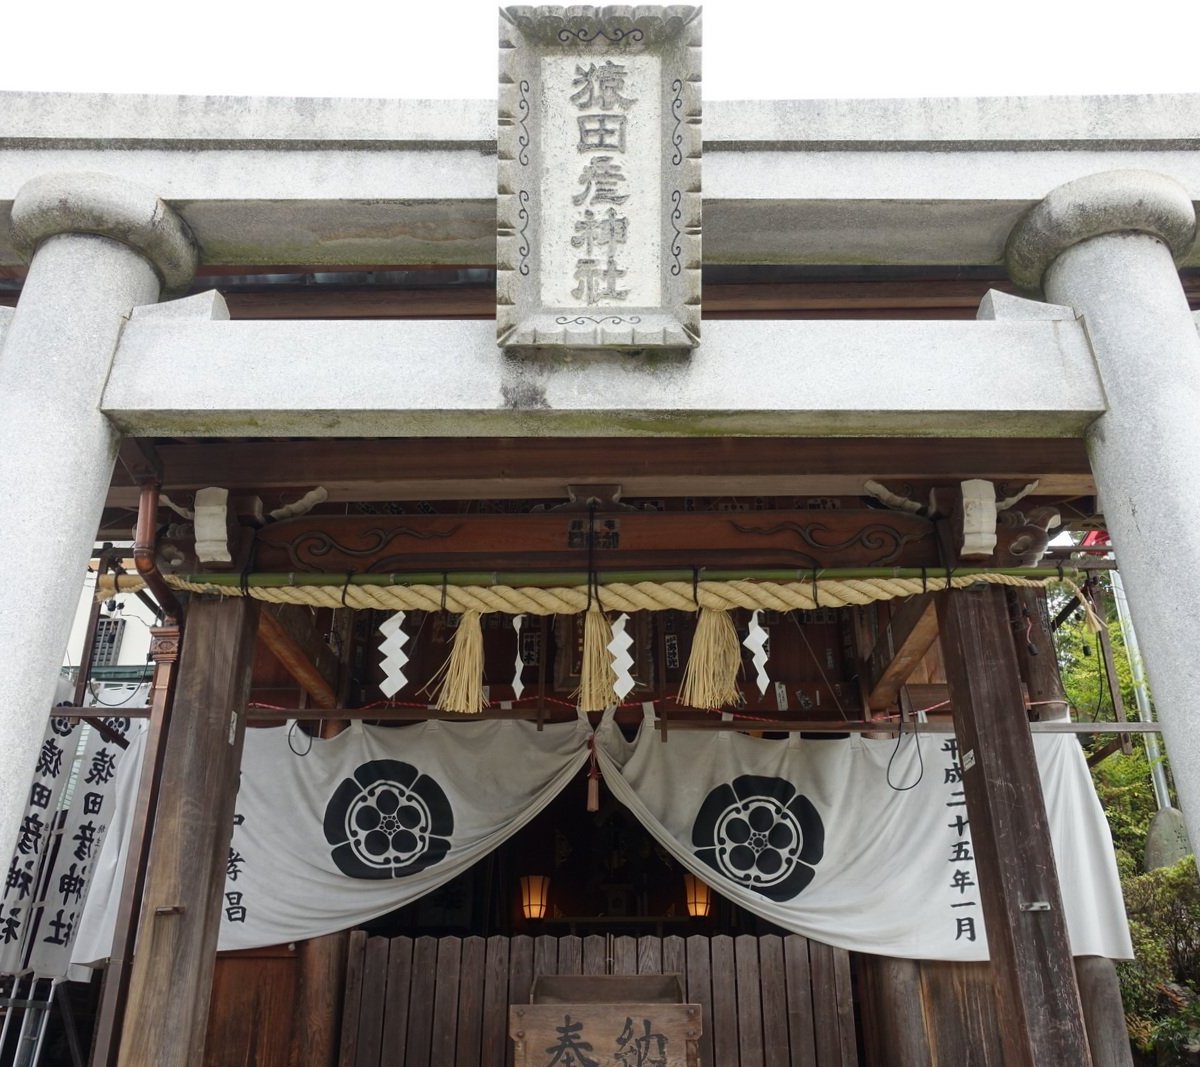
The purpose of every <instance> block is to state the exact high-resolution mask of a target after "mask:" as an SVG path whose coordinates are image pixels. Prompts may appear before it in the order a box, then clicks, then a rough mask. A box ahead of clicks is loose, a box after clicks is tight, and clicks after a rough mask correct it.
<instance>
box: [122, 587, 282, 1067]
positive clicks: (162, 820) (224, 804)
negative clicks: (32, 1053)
mask: <svg viewBox="0 0 1200 1067" xmlns="http://www.w3.org/2000/svg"><path fill="white" fill-rule="evenodd" d="M257 614H258V605H257V603H255V602H254V601H251V600H248V599H242V598H239V599H236V600H233V599H231V600H194V601H193V602H192V604H191V607H190V610H189V611H188V626H187V631H186V633H185V635H184V643H183V652H182V656H181V661H180V666H179V681H178V684H177V687H176V692H175V712H174V715H173V720H174V721H173V724H172V729H171V733H170V736H169V738H168V740H167V750H166V755H165V758H164V761H163V779H164V781H167V782H169V783H170V784H171V788H170V789H169V790H166V791H164V792H163V794H162V796H161V797H160V800H159V806H158V818H157V820H156V822H155V826H154V847H153V851H152V854H151V857H150V867H149V873H148V877H147V879H146V891H145V894H144V898H143V910H142V921H141V924H140V927H139V929H138V939H137V951H136V954H135V956H134V961H133V975H132V979H131V983H130V994H129V1010H128V1012H127V1014H126V1021H125V1027H124V1031H123V1034H122V1038H121V1054H120V1062H121V1064H122V1065H123V1067H202V1063H203V1059H204V1037H205V1030H206V1027H207V1025H208V1004H209V997H210V995H211V992H212V977H213V964H214V961H215V959H216V948H217V931H218V928H219V926H220V921H221V915H222V905H224V903H225V901H224V899H223V897H222V892H223V891H224V888H225V868H226V863H227V861H228V856H229V841H230V838H231V836H232V834H233V811H234V799H235V795H236V791H237V778H238V772H239V767H240V765H241V755H242V739H243V735H244V729H245V718H246V717H245V713H244V710H242V709H244V708H245V705H246V698H247V694H248V692H249V688H250V668H251V664H252V660H253V652H254V634H255V631H256V628H257Z"/></svg>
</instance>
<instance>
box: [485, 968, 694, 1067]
mask: <svg viewBox="0 0 1200 1067" xmlns="http://www.w3.org/2000/svg"><path fill="white" fill-rule="evenodd" d="M529 1000H530V1003H528V1004H512V1005H510V1006H509V1009H508V1019H509V1034H510V1036H511V1037H512V1040H513V1045H514V1049H515V1058H514V1063H515V1065H516V1067H699V1064H700V1057H699V1052H698V1044H697V1043H698V1040H699V1037H700V1033H701V1018H700V1005H699V1004H685V1003H683V979H682V976H681V975H678V974H639V975H539V976H538V977H537V978H535V979H534V982H533V988H532V990H531V991H530V996H529Z"/></svg>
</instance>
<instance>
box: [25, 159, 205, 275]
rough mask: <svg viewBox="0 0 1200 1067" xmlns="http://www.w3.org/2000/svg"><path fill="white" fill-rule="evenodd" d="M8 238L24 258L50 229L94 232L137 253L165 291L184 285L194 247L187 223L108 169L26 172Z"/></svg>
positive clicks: (147, 192) (146, 191) (191, 269)
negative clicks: (28, 174) (97, 171)
mask: <svg viewBox="0 0 1200 1067" xmlns="http://www.w3.org/2000/svg"><path fill="white" fill-rule="evenodd" d="M12 226H13V241H14V244H15V246H16V248H17V251H18V252H20V253H21V255H22V256H24V257H25V258H26V259H27V260H28V259H32V258H33V254H34V253H35V252H36V251H37V248H38V245H40V244H41V243H42V242H43V241H45V240H47V239H48V238H50V237H53V236H55V235H56V234H64V233H79V234H98V235H99V236H102V237H109V238H112V240H114V241H119V242H120V243H121V244H124V245H127V246H129V247H130V248H132V249H134V250H135V251H137V252H139V253H140V254H141V255H143V256H144V257H145V258H146V260H147V261H148V262H149V263H150V264H151V266H153V267H154V269H155V271H157V273H158V275H159V277H160V278H161V279H162V283H163V288H164V290H166V291H168V292H178V291H180V290H183V289H186V288H187V287H188V285H189V284H190V283H191V280H192V277H193V275H194V274H195V272H196V261H197V255H198V254H197V249H196V242H195V241H194V240H193V238H192V235H191V232H190V231H189V230H188V227H187V224H186V223H185V222H184V221H183V220H182V219H181V218H180V217H179V215H177V214H176V213H175V211H174V210H173V209H172V208H171V207H169V206H168V205H167V204H166V203H164V202H163V201H162V200H161V199H160V198H159V197H158V196H156V195H155V194H154V193H153V192H151V191H150V190H149V189H146V188H144V187H143V186H140V185H137V184H135V183H133V182H129V181H125V180H124V179H121V178H114V177H112V176H111V175H108V174H90V173H62V174H43V175H39V176H38V177H36V178H31V179H30V180H29V181H27V182H26V183H25V184H24V185H23V186H21V188H20V189H19V190H18V192H17V195H16V199H15V200H14V201H13V207H12Z"/></svg>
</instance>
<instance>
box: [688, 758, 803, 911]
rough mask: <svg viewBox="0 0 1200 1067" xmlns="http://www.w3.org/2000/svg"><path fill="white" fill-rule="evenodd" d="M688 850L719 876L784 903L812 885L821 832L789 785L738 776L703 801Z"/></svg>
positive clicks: (800, 797)
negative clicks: (694, 853)
mask: <svg viewBox="0 0 1200 1067" xmlns="http://www.w3.org/2000/svg"><path fill="white" fill-rule="evenodd" d="M692 845H693V846H694V847H695V849H696V855H697V856H698V857H699V858H700V859H702V860H703V861H704V862H705V863H707V864H708V865H709V866H710V867H711V868H712V869H713V870H715V871H717V872H718V873H719V874H722V875H724V876H725V877H726V878H728V879H730V880H731V881H733V882H737V883H738V884H739V885H743V886H745V887H746V888H747V889H753V890H754V891H755V892H756V893H761V894H762V895H763V896H764V897H768V898H769V899H771V900H776V901H784V900H791V899H792V898H793V897H795V896H797V895H799V893H800V892H801V891H802V890H803V889H804V887H805V886H807V885H808V883H809V882H811V881H812V880H813V875H814V874H815V873H816V871H815V870H814V869H813V868H814V867H815V866H816V864H818V863H819V862H820V861H821V857H822V856H823V855H824V854H825V827H824V825H823V824H822V822H821V816H820V815H818V814H817V809H816V808H814V807H813V805H812V803H811V802H810V801H809V799H808V798H807V797H806V796H803V795H802V794H800V793H797V792H796V787H795V786H794V785H792V783H791V782H788V781H786V780H785V779H783V778H768V777H765V776H763V775H757V774H743V775H741V776H740V777H738V778H735V779H734V780H733V781H732V782H731V783H728V782H727V783H725V784H723V785H719V786H717V787H716V788H715V789H713V790H712V792H710V793H709V794H708V796H707V797H705V799H704V803H703V804H702V805H700V811H699V813H698V814H697V815H696V821H695V823H693V824H692Z"/></svg>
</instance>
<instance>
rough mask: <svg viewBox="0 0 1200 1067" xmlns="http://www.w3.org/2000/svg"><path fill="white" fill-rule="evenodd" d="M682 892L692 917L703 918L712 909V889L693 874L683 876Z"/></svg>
mask: <svg viewBox="0 0 1200 1067" xmlns="http://www.w3.org/2000/svg"><path fill="white" fill-rule="evenodd" d="M683 892H684V896H685V897H686V899H687V910H688V914H689V915H690V916H691V917H692V918H693V919H703V918H704V917H705V916H707V915H708V913H709V911H710V910H712V890H711V889H709V888H708V886H707V885H706V884H705V883H704V882H702V881H701V880H700V879H699V878H697V877H696V876H695V875H694V874H685V875H684V876H683Z"/></svg>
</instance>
